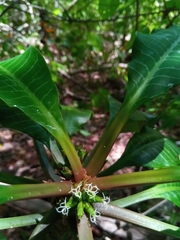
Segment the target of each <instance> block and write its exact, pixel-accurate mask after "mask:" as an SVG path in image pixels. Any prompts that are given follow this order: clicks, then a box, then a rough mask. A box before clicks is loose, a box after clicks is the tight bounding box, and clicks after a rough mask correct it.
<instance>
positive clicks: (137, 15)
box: [135, 0, 139, 31]
mask: <svg viewBox="0 0 180 240" xmlns="http://www.w3.org/2000/svg"><path fill="white" fill-rule="evenodd" d="M138 26H139V0H136V27H135V29H136V31H138Z"/></svg>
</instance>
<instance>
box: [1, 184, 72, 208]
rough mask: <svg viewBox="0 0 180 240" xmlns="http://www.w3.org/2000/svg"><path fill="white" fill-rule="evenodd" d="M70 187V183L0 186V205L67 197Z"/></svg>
mask: <svg viewBox="0 0 180 240" xmlns="http://www.w3.org/2000/svg"><path fill="white" fill-rule="evenodd" d="M72 186H73V184H72V182H70V181H66V182H59V183H57V182H55V183H41V184H21V185H8V186H0V192H1V196H0V204H2V203H5V202H11V201H16V200H21V199H31V198H42V197H53V196H63V195H69V194H70V193H69V192H70V190H71V188H72Z"/></svg>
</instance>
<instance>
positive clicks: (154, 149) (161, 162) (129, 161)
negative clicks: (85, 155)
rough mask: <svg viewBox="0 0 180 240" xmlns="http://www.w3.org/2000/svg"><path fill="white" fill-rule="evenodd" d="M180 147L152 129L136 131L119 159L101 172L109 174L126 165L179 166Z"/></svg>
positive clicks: (103, 174)
mask: <svg viewBox="0 0 180 240" xmlns="http://www.w3.org/2000/svg"><path fill="white" fill-rule="evenodd" d="M179 154H180V148H178V147H177V146H176V145H175V144H174V143H173V142H171V141H170V140H169V139H167V138H165V137H164V136H163V135H162V134H160V133H159V132H157V131H156V130H152V129H145V130H144V131H143V132H140V133H135V134H134V135H133V137H132V138H131V139H130V141H129V142H128V144H127V146H126V149H125V151H124V153H123V155H122V156H121V158H120V159H119V160H117V161H116V162H115V163H114V164H113V165H112V166H110V167H109V168H108V169H106V170H105V171H103V172H102V173H100V174H99V176H105V175H109V174H111V173H113V172H115V171H117V170H119V169H121V168H123V167H125V166H143V165H144V166H148V167H151V168H156V169H157V168H164V167H170V166H178V165H179V164H180V162H179Z"/></svg>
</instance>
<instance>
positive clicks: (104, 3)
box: [99, 0, 120, 18]
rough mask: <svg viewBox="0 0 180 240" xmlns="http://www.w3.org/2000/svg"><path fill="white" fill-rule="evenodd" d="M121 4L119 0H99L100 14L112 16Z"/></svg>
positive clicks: (104, 16)
mask: <svg viewBox="0 0 180 240" xmlns="http://www.w3.org/2000/svg"><path fill="white" fill-rule="evenodd" d="M119 4H120V2H119V0H113V1H111V0H99V14H100V15H101V17H103V18H109V17H112V16H113V15H114V14H115V12H116V10H117V8H118V6H119Z"/></svg>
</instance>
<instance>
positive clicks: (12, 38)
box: [0, 0, 180, 127]
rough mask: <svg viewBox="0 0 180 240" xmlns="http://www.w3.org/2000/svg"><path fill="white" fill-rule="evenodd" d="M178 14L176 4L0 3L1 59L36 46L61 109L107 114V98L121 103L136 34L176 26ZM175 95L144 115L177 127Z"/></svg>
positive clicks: (167, 0)
mask: <svg viewBox="0 0 180 240" xmlns="http://www.w3.org/2000/svg"><path fill="white" fill-rule="evenodd" d="M179 11H180V1H179V0H155V1H154V0H128V1H126V0H113V1H111V0H51V1H50V0H44V1H41V0H1V1H0V60H1V61H2V60H6V59H9V58H10V57H13V56H16V55H17V54H19V53H22V52H23V51H24V50H25V49H26V48H27V47H28V46H29V45H33V46H36V47H37V48H38V49H39V50H40V51H41V53H42V54H43V55H44V56H45V58H46V61H47V63H48V65H49V67H50V70H51V74H52V78H53V81H54V82H56V83H57V86H58V89H59V91H60V95H61V101H62V102H63V103H64V104H73V105H78V106H79V107H83V108H84V107H85V108H87V107H88V108H89V107H94V108H95V109H100V108H103V110H108V103H107V96H108V94H111V95H112V96H114V97H115V98H116V99H118V100H120V101H123V97H124V93H125V88H126V82H127V80H128V78H127V74H128V71H127V63H128V62H129V61H130V60H131V47H132V43H133V41H134V38H135V32H136V31H140V32H142V33H151V32H152V31H153V30H155V29H159V28H167V27H170V26H172V25H174V24H175V25H179V24H180V15H179ZM179 94H180V91H179V89H178V88H177V89H175V90H172V92H170V93H168V94H167V95H166V96H163V97H159V98H158V99H155V100H153V101H151V102H149V103H147V104H146V105H145V106H144V110H148V111H150V112H152V113H158V114H160V117H161V120H162V121H161V124H162V125H161V126H162V127H168V126H175V125H177V124H178V122H179V120H180V119H179V110H180V96H179ZM152 103H153V105H152Z"/></svg>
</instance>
